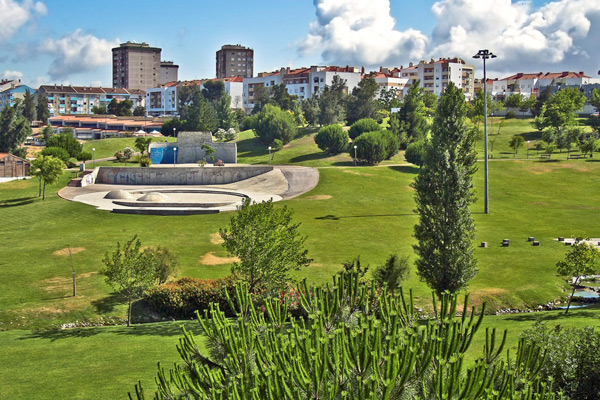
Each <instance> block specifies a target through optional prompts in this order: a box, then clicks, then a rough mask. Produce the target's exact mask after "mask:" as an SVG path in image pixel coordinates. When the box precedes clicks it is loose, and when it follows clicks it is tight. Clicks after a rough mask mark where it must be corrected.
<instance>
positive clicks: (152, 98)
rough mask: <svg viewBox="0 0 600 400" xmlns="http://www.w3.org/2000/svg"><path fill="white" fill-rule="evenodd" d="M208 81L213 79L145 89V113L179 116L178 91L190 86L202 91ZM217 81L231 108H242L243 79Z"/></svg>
mask: <svg viewBox="0 0 600 400" xmlns="http://www.w3.org/2000/svg"><path fill="white" fill-rule="evenodd" d="M209 80H214V79H205V80H194V81H182V82H169V83H167V84H166V85H165V86H163V87H158V88H151V89H146V113H147V114H148V115H152V116H159V115H168V116H176V115H179V100H178V99H179V96H178V92H179V89H180V88H182V87H184V86H191V85H197V86H198V87H199V88H200V89H203V88H204V83H205V82H208V81H209ZM218 80H220V81H222V82H223V84H224V86H225V92H226V93H227V94H229V96H231V108H234V109H238V108H242V93H243V86H244V84H243V79H242V78H241V77H233V78H224V79H218Z"/></svg>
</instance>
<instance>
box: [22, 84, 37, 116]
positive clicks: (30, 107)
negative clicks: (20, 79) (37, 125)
mask: <svg viewBox="0 0 600 400" xmlns="http://www.w3.org/2000/svg"><path fill="white" fill-rule="evenodd" d="M23 116H24V117H25V118H27V121H29V122H31V121H34V120H35V118H36V117H37V112H36V109H35V102H34V99H33V95H32V94H31V92H30V91H29V89H27V90H25V94H24V95H23Z"/></svg>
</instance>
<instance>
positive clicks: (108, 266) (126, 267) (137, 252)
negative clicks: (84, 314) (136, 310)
mask: <svg viewBox="0 0 600 400" xmlns="http://www.w3.org/2000/svg"><path fill="white" fill-rule="evenodd" d="M141 246H142V243H141V242H140V240H139V239H138V237H137V235H135V236H134V237H133V238H132V239H131V240H129V241H128V242H127V243H125V244H124V245H123V247H121V243H120V242H117V249H116V250H115V251H114V252H113V253H112V254H109V253H108V252H106V254H105V256H104V259H103V260H102V263H103V264H104V266H105V267H104V268H103V269H102V270H101V271H100V273H101V274H102V275H104V277H105V279H106V283H108V284H109V285H110V286H111V287H112V288H113V289H114V290H116V291H117V292H119V294H120V295H122V296H123V297H124V298H125V299H126V300H127V303H128V311H127V326H131V304H132V303H133V301H134V300H136V299H139V298H141V297H142V295H143V294H144V291H146V290H147V289H149V288H150V287H151V286H152V285H153V284H154V283H155V282H156V280H157V278H158V268H157V263H156V259H155V258H154V253H150V252H145V251H142V250H141Z"/></svg>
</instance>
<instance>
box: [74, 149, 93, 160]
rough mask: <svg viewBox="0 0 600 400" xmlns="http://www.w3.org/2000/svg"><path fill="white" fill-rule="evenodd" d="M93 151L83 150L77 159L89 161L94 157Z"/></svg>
mask: <svg viewBox="0 0 600 400" xmlns="http://www.w3.org/2000/svg"><path fill="white" fill-rule="evenodd" d="M92 157H93V156H92V153H90V152H89V151H82V152H81V153H79V155H78V156H77V161H83V162H86V161H89V160H91V159H92Z"/></svg>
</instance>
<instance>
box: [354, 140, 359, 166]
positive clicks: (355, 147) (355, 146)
mask: <svg viewBox="0 0 600 400" xmlns="http://www.w3.org/2000/svg"><path fill="white" fill-rule="evenodd" d="M357 148H358V146H357V145H354V166H355V167H356V149H357Z"/></svg>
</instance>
